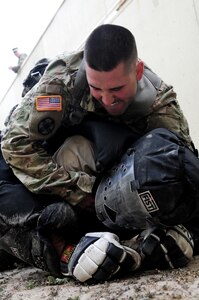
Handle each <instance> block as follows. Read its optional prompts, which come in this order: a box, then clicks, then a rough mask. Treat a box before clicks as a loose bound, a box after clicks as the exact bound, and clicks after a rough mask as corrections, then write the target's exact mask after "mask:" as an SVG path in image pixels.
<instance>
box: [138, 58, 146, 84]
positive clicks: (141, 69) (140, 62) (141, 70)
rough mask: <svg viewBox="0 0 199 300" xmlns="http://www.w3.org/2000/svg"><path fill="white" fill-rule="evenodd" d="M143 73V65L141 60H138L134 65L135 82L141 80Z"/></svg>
mask: <svg viewBox="0 0 199 300" xmlns="http://www.w3.org/2000/svg"><path fill="white" fill-rule="evenodd" d="M143 73H144V63H143V61H142V60H138V62H137V64H136V79H137V81H139V80H141V79H142V76H143Z"/></svg>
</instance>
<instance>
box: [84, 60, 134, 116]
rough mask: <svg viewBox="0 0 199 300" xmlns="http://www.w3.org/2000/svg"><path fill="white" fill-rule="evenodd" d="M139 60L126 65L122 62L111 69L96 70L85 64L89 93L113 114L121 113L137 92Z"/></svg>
mask: <svg viewBox="0 0 199 300" xmlns="http://www.w3.org/2000/svg"><path fill="white" fill-rule="evenodd" d="M138 65H139V62H137V63H136V62H133V63H132V64H131V66H128V67H126V65H125V63H124V62H121V63H120V64H118V65H117V67H116V68H115V69H113V70H112V71H108V72H104V71H96V70H94V69H92V68H90V67H89V66H88V65H87V64H86V75H87V81H88V84H89V87H90V92H91V95H92V96H93V97H94V98H95V99H96V100H97V101H99V102H100V103H101V105H102V106H103V107H104V108H105V109H106V111H107V112H108V113H109V114H110V115H113V116H118V115H121V114H123V113H124V112H125V111H126V109H127V107H128V106H129V104H130V103H131V102H132V101H133V98H134V96H135V94H136V92H137V80H139V79H140V78H138V77H139V76H138V73H139V70H138V69H139V66H138Z"/></svg>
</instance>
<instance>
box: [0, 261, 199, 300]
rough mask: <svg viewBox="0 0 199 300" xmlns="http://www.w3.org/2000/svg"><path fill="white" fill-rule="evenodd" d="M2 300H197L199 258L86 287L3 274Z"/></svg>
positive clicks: (32, 274)
mask: <svg viewBox="0 0 199 300" xmlns="http://www.w3.org/2000/svg"><path fill="white" fill-rule="evenodd" d="M0 299H1V300H40V299H42V300H90V299H92V300H115V299H117V300H130V299H131V300H134V299H135V300H137V299H139V300H147V299H157V300H167V299H180V300H188V299H190V300H196V299H197V300H198V299H199V256H197V257H195V258H194V259H193V261H192V262H191V263H190V264H189V265H188V266H187V267H186V268H183V269H177V270H172V271H159V270H154V271H147V272H142V273H141V272H138V273H136V274H133V275H132V276H128V278H122V279H120V280H114V281H111V282H105V283H104V284H98V285H93V286H86V285H82V284H79V283H77V282H75V281H74V280H72V279H66V278H65V279H56V278H53V277H51V276H49V274H47V273H45V272H42V271H40V270H38V269H35V268H31V267H24V266H23V267H22V266H20V267H18V268H16V269H14V270H12V271H6V272H2V273H0Z"/></svg>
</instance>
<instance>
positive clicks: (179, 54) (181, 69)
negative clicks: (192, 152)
mask: <svg viewBox="0 0 199 300" xmlns="http://www.w3.org/2000/svg"><path fill="white" fill-rule="evenodd" d="M123 2H124V5H122V6H121V8H120V9H119V10H115V8H116V9H118V5H119V4H122V3H123ZM103 22H105V23H107V22H109V23H115V24H119V25H123V26H126V27H127V28H129V29H130V30H131V31H132V32H133V33H134V35H135V37H136V40H137V45H138V51H139V56H140V58H142V59H143V60H144V61H146V63H147V64H148V65H149V66H150V67H151V68H152V69H153V70H154V71H155V72H156V73H157V74H158V75H160V76H161V77H162V78H163V79H164V80H165V81H166V82H167V83H170V84H172V85H173V86H174V88H175V90H176V91H177V94H178V100H179V102H180V105H181V107H182V109H183V111H184V114H185V116H186V117H187V119H188V122H189V125H190V130H191V135H192V138H193V140H194V142H195V144H196V146H197V147H198V148H199V135H198V132H199V122H198V110H199V99H198V98H199V96H198V86H199V75H198V70H199V54H198V53H199V1H198V0H175V1H174V0H126V1H125V0H86V1H85V0H84V1H83V0H65V1H63V3H62V5H61V7H60V9H59V10H58V12H57V14H56V15H55V17H54V19H53V20H52V22H51V23H50V24H49V26H48V28H47V29H46V31H45V32H44V34H43V35H42V37H41V39H40V40H39V42H38V44H37V45H36V46H35V48H34V49H33V51H32V53H31V54H30V56H29V58H28V59H27V61H26V63H25V65H24V67H23V69H22V70H21V72H20V74H19V75H18V76H17V77H16V79H15V81H14V82H13V84H12V86H11V87H10V89H9V90H8V92H7V94H6V95H5V97H4V98H3V99H2V100H1V102H0V110H1V115H0V128H2V126H3V122H4V119H5V116H6V115H7V113H8V112H9V110H10V108H11V107H12V106H13V105H14V104H15V103H17V102H18V101H20V95H21V91H22V82H23V80H24V78H25V77H26V75H27V73H28V71H29V69H30V67H32V66H33V65H34V63H35V62H36V61H37V60H39V59H40V58H42V57H53V56H54V55H57V54H58V53H60V52H62V51H72V50H75V49H78V48H79V47H80V46H81V45H82V44H83V42H84V41H85V39H86V37H87V36H88V35H89V33H90V32H91V31H92V30H93V28H95V27H96V26H97V25H99V24H102V23H103ZM197 99H198V100H197Z"/></svg>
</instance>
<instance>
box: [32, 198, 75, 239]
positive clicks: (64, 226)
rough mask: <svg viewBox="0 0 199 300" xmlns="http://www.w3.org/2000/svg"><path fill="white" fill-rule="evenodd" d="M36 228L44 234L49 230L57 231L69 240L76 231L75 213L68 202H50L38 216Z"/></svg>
mask: <svg viewBox="0 0 199 300" xmlns="http://www.w3.org/2000/svg"><path fill="white" fill-rule="evenodd" d="M37 228H38V230H39V231H40V232H43V233H45V234H46V235H47V234H48V233H50V232H59V234H60V235H62V236H64V237H66V238H67V241H69V240H70V239H73V238H74V237H75V236H76V235H77V232H78V220H77V215H76V213H75V211H74V209H73V208H72V207H71V205H70V204H69V203H66V202H57V203H52V204H50V205H48V206H46V207H45V208H44V209H43V210H42V212H41V214H40V215H39V218H38V222H37Z"/></svg>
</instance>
